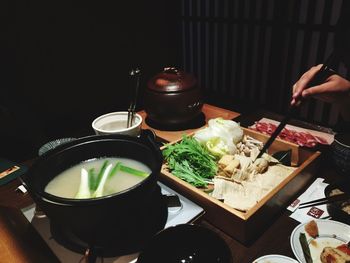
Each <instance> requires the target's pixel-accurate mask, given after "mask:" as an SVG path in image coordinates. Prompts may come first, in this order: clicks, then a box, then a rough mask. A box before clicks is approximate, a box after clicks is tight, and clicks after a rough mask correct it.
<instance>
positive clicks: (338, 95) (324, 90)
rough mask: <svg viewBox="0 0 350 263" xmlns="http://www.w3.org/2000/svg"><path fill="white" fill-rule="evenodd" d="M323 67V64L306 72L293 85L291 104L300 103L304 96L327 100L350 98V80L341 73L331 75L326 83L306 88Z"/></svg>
mask: <svg viewBox="0 0 350 263" xmlns="http://www.w3.org/2000/svg"><path fill="white" fill-rule="evenodd" d="M321 67H322V64H320V65H317V66H315V67H312V68H311V69H309V70H308V71H307V72H305V73H304V74H303V75H302V76H301V78H300V79H299V80H298V81H297V82H296V83H295V84H294V86H293V96H292V101H291V105H298V104H299V103H300V100H301V99H302V98H308V97H311V96H312V97H315V98H317V99H320V100H323V101H326V102H335V101H337V102H338V101H339V102H341V101H343V100H344V99H345V98H349V96H350V95H349V94H350V81H348V80H347V79H344V78H342V77H341V76H339V75H336V74H334V75H331V76H330V77H329V78H328V79H327V80H326V81H325V82H324V83H322V84H320V85H317V86H314V87H310V88H308V89H306V87H307V84H308V83H309V81H310V80H311V79H312V78H313V76H314V75H315V74H316V72H317V71H318V70H319V69H320V68H321Z"/></svg>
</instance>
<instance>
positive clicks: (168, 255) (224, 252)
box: [137, 224, 232, 263]
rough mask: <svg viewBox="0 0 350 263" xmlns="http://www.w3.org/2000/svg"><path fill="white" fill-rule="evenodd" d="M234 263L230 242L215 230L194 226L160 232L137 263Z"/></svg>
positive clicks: (141, 254)
mask: <svg viewBox="0 0 350 263" xmlns="http://www.w3.org/2000/svg"><path fill="white" fill-rule="evenodd" d="M153 262H167V263H182V262H183V263H190V262H191V263H196V262H197V263H198V262H200V263H231V262H232V256H231V251H230V249H229V247H228V246H227V244H226V242H225V241H224V240H223V239H222V238H221V237H220V236H219V235H218V234H216V233H215V232H213V231H212V230H210V229H208V228H205V227H202V226H198V225H190V224H182V225H177V226H175V227H169V228H167V229H165V230H162V231H160V232H159V233H158V234H157V235H156V236H154V237H153V239H152V240H151V242H150V243H149V244H148V245H147V246H146V248H145V249H144V250H143V251H142V252H141V253H140V255H139V257H138V260H137V263H153Z"/></svg>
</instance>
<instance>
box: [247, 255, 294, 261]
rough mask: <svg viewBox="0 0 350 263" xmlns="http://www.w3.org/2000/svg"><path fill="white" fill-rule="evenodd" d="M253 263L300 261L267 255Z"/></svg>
mask: <svg viewBox="0 0 350 263" xmlns="http://www.w3.org/2000/svg"><path fill="white" fill-rule="evenodd" d="M253 263H298V261H296V260H295V259H292V258H289V257H286V256H282V255H266V256H263V257H260V258H258V259H256V260H254V261H253Z"/></svg>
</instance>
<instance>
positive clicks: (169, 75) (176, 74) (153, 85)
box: [148, 67, 197, 93]
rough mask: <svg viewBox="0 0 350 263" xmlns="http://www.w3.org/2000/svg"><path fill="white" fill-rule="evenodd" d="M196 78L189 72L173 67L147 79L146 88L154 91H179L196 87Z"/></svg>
mask: <svg viewBox="0 0 350 263" xmlns="http://www.w3.org/2000/svg"><path fill="white" fill-rule="evenodd" d="M196 84H197V80H196V79H195V77H194V76H193V75H191V74H188V73H186V72H184V71H181V70H178V69H177V68H174V67H168V68H164V70H163V71H162V72H161V73H159V74H157V75H156V76H154V77H153V78H151V79H150V80H149V81H148V88H149V89H151V90H153V91H156V92H164V93H165V92H181V91H185V90H189V89H192V88H194V87H196Z"/></svg>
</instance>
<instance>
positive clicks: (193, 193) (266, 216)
mask: <svg viewBox="0 0 350 263" xmlns="http://www.w3.org/2000/svg"><path fill="white" fill-rule="evenodd" d="M242 129H243V130H244V133H245V134H247V135H250V136H252V137H254V138H255V139H258V140H260V141H262V142H266V141H267V139H268V138H269V137H268V136H266V135H264V134H261V133H258V132H255V131H252V130H249V129H245V128H242ZM179 141H180V140H177V141H174V142H171V143H170V144H174V143H177V142H179ZM165 147H167V145H165V146H163V147H162V148H161V150H162V149H164V148H165ZM288 149H292V165H293V166H297V167H298V168H297V169H296V170H295V171H294V172H293V173H292V174H290V175H289V176H288V177H286V178H285V179H284V180H283V181H282V182H281V183H280V184H279V185H278V186H277V187H275V188H274V189H273V190H272V191H270V192H269V193H268V194H267V195H266V196H265V197H264V198H263V199H262V200H260V201H259V202H258V203H257V204H256V205H255V206H254V207H252V208H251V209H250V210H248V211H247V212H242V211H239V210H236V209H234V208H232V207H230V206H228V205H226V204H224V203H223V202H221V201H219V200H217V199H215V198H213V197H211V196H209V195H208V194H207V193H205V192H204V191H203V190H201V189H198V188H196V187H194V186H192V185H191V184H189V183H187V182H185V181H183V180H181V179H180V178H178V177H176V176H174V175H172V174H171V173H170V172H169V170H168V169H167V165H166V164H165V163H164V164H163V166H162V169H161V174H160V181H162V182H163V183H165V184H167V185H168V186H169V187H171V188H172V189H174V190H175V191H177V192H179V193H180V194H182V195H184V196H186V197H187V198H189V199H190V200H192V201H194V202H196V203H197V204H198V205H200V206H202V207H203V208H204V210H205V211H206V213H205V219H206V220H208V221H209V222H210V223H212V224H213V225H214V226H216V227H217V228H219V229H221V230H222V231H224V232H225V233H227V234H228V235H230V236H231V237H233V238H235V239H237V240H238V241H240V242H242V243H244V244H249V243H250V242H251V241H253V240H254V239H256V238H257V237H258V236H259V235H260V234H261V233H262V232H263V231H264V230H265V229H266V228H267V227H268V226H269V225H270V224H271V220H273V219H274V218H275V217H276V216H277V215H278V214H279V213H280V212H281V211H282V210H283V209H285V208H286V207H287V206H288V205H289V204H290V203H291V202H292V201H294V199H295V198H296V196H297V195H298V194H300V193H301V191H302V190H304V189H305V188H306V187H307V186H308V185H309V183H310V181H311V180H312V179H313V178H314V175H315V170H316V169H317V164H318V162H317V160H318V159H319V156H320V154H321V153H320V152H311V151H308V150H306V149H304V148H300V147H299V146H298V145H296V144H293V143H289V142H285V141H282V140H279V139H277V140H276V141H275V142H274V143H273V144H272V145H271V146H270V149H269V153H270V154H273V153H274V152H276V151H283V150H288Z"/></svg>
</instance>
